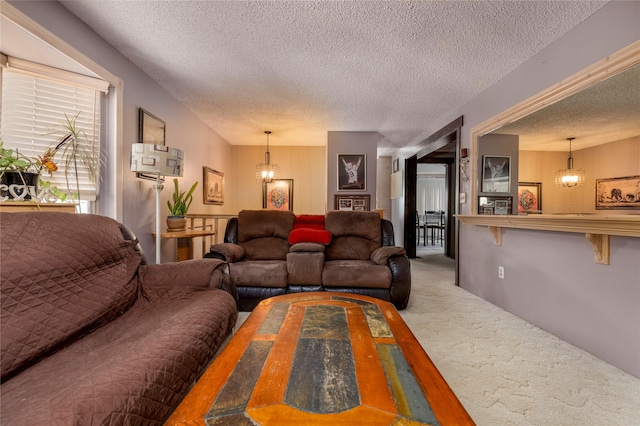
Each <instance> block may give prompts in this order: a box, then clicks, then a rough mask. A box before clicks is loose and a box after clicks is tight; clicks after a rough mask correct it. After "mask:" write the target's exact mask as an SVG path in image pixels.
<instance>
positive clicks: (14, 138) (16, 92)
mask: <svg viewBox="0 0 640 426" xmlns="http://www.w3.org/2000/svg"><path fill="white" fill-rule="evenodd" d="M16 61H19V60H16ZM19 62H20V63H21V64H22V63H25V62H26V61H19ZM9 64H10V65H11V59H9ZM27 64H30V65H31V67H30V68H29V69H28V70H25V69H24V68H21V69H18V70H14V68H12V67H11V66H10V67H5V68H3V69H2V109H1V114H0V136H1V137H2V141H3V143H4V145H5V146H6V147H8V148H17V149H19V150H20V152H21V153H23V154H24V155H27V156H28V157H38V156H41V155H43V154H44V152H45V151H46V150H47V149H48V148H53V147H55V146H56V145H57V144H58V143H59V142H60V141H61V140H62V139H63V138H64V137H65V136H66V135H67V134H68V132H66V131H65V129H64V127H63V123H64V122H65V121H66V120H67V119H69V120H75V125H76V127H77V129H78V130H81V131H82V133H83V136H86V138H83V140H82V143H84V144H85V146H84V147H83V148H84V149H85V151H86V152H88V153H89V155H90V156H92V157H93V158H94V159H96V160H98V161H96V166H97V167H96V179H95V180H94V181H92V179H91V176H90V175H89V173H88V172H87V171H86V170H84V169H83V168H79V174H78V186H79V189H80V192H79V194H80V196H79V199H80V202H81V211H82V212H91V211H93V207H92V206H93V202H95V200H96V199H97V197H98V188H99V185H98V184H99V175H97V173H99V169H100V162H99V157H100V156H99V153H100V105H101V97H102V92H103V90H106V87H107V85H106V83H105V82H104V81H102V80H98V79H94V78H89V77H85V76H80V75H77V74H73V73H70V72H67V71H60V70H57V69H52V68H48V67H45V66H42V65H38V64H32V63H27ZM16 68H19V67H16ZM34 69H37V72H34V71H33V70H34ZM85 80H88V81H93V80H95V81H97V82H102V83H104V85H101V86H100V88H96V87H91V86H92V85H91V84H86V83H85ZM60 151H62V149H61V150H59V153H58V154H56V156H54V162H55V163H56V164H57V166H58V171H56V172H54V173H53V175H52V176H49V175H48V174H47V173H46V172H43V174H42V179H43V180H48V181H50V182H51V184H52V185H54V186H57V187H58V188H60V189H61V190H66V188H67V178H65V165H64V163H63V161H61V159H60V155H61V154H60ZM68 180H69V186H70V189H69V190H70V191H71V192H73V193H76V192H77V189H76V188H77V186H76V180H75V171H74V170H69V172H68Z"/></svg>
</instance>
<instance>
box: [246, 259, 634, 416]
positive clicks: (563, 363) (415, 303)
mask: <svg viewBox="0 0 640 426" xmlns="http://www.w3.org/2000/svg"><path fill="white" fill-rule="evenodd" d="M419 255H420V256H421V258H418V259H415V260H412V261H411V267H412V271H411V275H412V291H411V299H410V301H409V306H408V307H407V309H406V310H404V311H401V315H402V317H403V318H404V320H405V322H406V323H407V324H408V325H409V327H410V328H411V330H412V331H413V333H414V334H415V336H416V337H417V338H418V340H419V341H420V343H421V344H422V346H423V347H424V348H425V350H426V352H427V353H428V354H429V356H430V358H431V360H432V361H433V362H434V364H435V365H436V367H437V368H438V369H439V370H440V372H441V373H442V375H443V376H444V378H445V380H446V381H447V382H448V383H449V386H451V388H452V389H453V391H454V392H455V393H456V395H457V396H458V398H459V399H460V401H461V402H462V404H463V405H464V406H465V408H466V409H467V411H468V412H469V414H470V415H471V417H472V418H473V419H474V420H475V422H476V423H477V424H478V425H479V426H485V425H486V426H501V425H518V426H521V425H540V426H548V425H554V426H555V425H557V426H587V425H598V426H600V425H617V426H635V425H638V426H640V379H637V378H635V377H633V376H631V375H629V374H626V373H624V372H623V371H621V370H619V369H618V368H616V367H613V366H611V365H610V364H607V363H606V362H604V361H602V360H600V359H598V358H596V357H594V356H592V355H590V354H588V353H586V352H584V351H582V350H580V349H578V348H576V347H575V346H572V345H570V344H568V343H566V342H564V341H562V340H560V339H558V338H556V337H554V336H552V335H550V334H549V333H547V332H545V331H542V330H540V329H539V328H537V327H534V326H532V325H531V324H529V323H527V322H525V321H523V320H521V319H519V318H517V317H515V316H513V315H511V314H510V313H508V312H506V311H504V310H502V309H500V308H498V307H496V306H494V305H492V304H491V303H489V302H486V301H485V300H483V299H480V298H479V297H477V296H475V295H473V294H471V293H469V292H467V291H465V290H463V289H461V288H459V287H456V286H455V285H454V261H453V260H451V259H448V258H446V257H444V256H443V255H442V254H441V252H440V251H439V250H429V251H426V250H421V251H420V252H419ZM247 315H248V313H245V312H241V313H240V318H239V321H238V322H239V324H240V323H241V322H243V321H244V320H245V319H246V317H247Z"/></svg>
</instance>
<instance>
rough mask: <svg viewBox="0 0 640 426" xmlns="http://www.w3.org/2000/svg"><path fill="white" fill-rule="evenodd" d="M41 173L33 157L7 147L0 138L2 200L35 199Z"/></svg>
mask: <svg viewBox="0 0 640 426" xmlns="http://www.w3.org/2000/svg"><path fill="white" fill-rule="evenodd" d="M39 175H40V173H39V170H38V169H37V166H36V163H35V162H34V161H33V160H32V159H31V158H29V157H27V156H26V155H24V154H22V153H20V152H19V151H18V150H17V149H6V148H5V147H4V145H3V143H2V139H0V201H6V200H14V201H22V200H31V199H34V200H35V198H36V194H37V191H38V177H39Z"/></svg>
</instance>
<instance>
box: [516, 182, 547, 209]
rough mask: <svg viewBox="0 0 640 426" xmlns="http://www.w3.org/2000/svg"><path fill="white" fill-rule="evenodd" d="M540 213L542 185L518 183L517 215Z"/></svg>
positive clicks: (537, 183) (538, 183)
mask: <svg viewBox="0 0 640 426" xmlns="http://www.w3.org/2000/svg"><path fill="white" fill-rule="evenodd" d="M540 212H542V183H540V182H518V213H540Z"/></svg>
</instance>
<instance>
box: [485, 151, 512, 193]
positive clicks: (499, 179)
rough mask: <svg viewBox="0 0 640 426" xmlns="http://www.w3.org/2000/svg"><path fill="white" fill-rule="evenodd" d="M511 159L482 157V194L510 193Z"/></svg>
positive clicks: (491, 156)
mask: <svg viewBox="0 0 640 426" xmlns="http://www.w3.org/2000/svg"><path fill="white" fill-rule="evenodd" d="M510 186H511V157H501V156H493V155H485V156H483V157H482V192H509V188H510Z"/></svg>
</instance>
